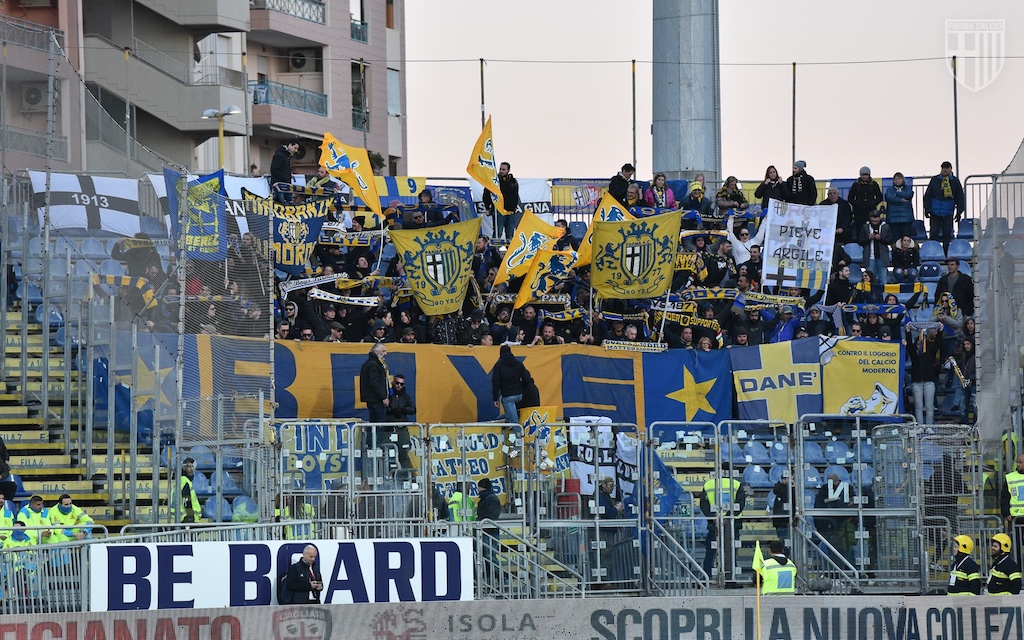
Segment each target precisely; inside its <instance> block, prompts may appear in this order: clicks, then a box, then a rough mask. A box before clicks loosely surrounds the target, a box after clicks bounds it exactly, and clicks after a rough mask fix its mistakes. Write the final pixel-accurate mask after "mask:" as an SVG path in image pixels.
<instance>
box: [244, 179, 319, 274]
mask: <svg viewBox="0 0 1024 640" xmlns="http://www.w3.org/2000/svg"><path fill="white" fill-rule="evenodd" d="M242 196H243V197H244V198H245V200H247V201H248V202H249V203H250V204H251V205H254V206H253V208H252V210H253V213H254V214H255V216H254V217H255V218H256V219H262V220H267V221H272V225H273V228H274V247H273V249H274V252H273V256H274V262H275V267H276V268H278V269H281V270H282V271H284V272H286V273H290V274H292V275H299V274H301V273H302V272H303V270H304V269H305V267H306V264H307V263H308V262H309V258H310V256H312V255H313V250H314V249H315V248H316V241H317V239H318V238H319V237H320V227H322V226H323V224H324V220H325V219H326V218H327V212H328V210H329V209H330V207H331V201H330V200H328V199H326V198H315V199H313V200H308V201H306V202H304V203H302V204H281V203H279V202H271V200H270V198H260V197H259V196H257V195H255V194H253V193H250V192H248V191H246V190H245V189H242ZM252 226H253V221H252V219H250V221H249V227H250V228H252ZM253 235H254V236H255V237H256V238H264V237H268V236H269V234H267V235H262V234H260V233H254V234H253ZM261 253H263V252H261Z"/></svg>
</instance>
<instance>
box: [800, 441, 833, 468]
mask: <svg viewBox="0 0 1024 640" xmlns="http://www.w3.org/2000/svg"><path fill="white" fill-rule="evenodd" d="M803 453H804V460H803V461H804V463H805V464H827V463H828V461H827V460H825V456H824V455H822V453H821V446H820V445H819V444H818V443H817V442H804V448H803Z"/></svg>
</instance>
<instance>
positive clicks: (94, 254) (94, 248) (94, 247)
mask: <svg viewBox="0 0 1024 640" xmlns="http://www.w3.org/2000/svg"><path fill="white" fill-rule="evenodd" d="M81 250H82V255H83V256H85V257H86V258H89V259H90V260H99V261H102V260H106V259H107V258H109V257H110V252H109V251H107V248H106V246H104V244H103V243H102V242H100V241H99V240H97V239H96V238H82V248H81Z"/></svg>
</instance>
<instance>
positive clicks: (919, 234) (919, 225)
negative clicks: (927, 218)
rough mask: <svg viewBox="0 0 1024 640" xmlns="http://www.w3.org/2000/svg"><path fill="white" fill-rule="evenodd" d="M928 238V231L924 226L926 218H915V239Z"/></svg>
mask: <svg viewBox="0 0 1024 640" xmlns="http://www.w3.org/2000/svg"><path fill="white" fill-rule="evenodd" d="M927 239H928V232H927V231H925V228H924V220H914V241H915V242H924V241H925V240H927Z"/></svg>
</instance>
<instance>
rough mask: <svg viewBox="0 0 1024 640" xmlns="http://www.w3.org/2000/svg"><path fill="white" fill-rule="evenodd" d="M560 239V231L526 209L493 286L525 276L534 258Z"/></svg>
mask: <svg viewBox="0 0 1024 640" xmlns="http://www.w3.org/2000/svg"><path fill="white" fill-rule="evenodd" d="M561 237H562V230H561V229H559V228H558V227H556V226H554V225H551V224H548V223H546V222H544V221H543V220H541V219H540V218H539V217H537V216H536V215H534V213H533V212H532V211H530V210H529V209H527V210H526V211H525V212H524V213H523V219H522V220H520V221H519V226H518V227H516V232H515V233H514V234H513V235H512V241H511V242H509V243H508V251H506V252H505V258H504V259H503V260H502V261H501V268H499V269H498V275H497V276H496V277H495V278H494V284H495V286H497V285H499V284H501V283H503V282H507V281H508V279H509V278H511V277H513V276H514V277H519V276H523V275H526V272H527V271H529V270H530V265H531V264H532V263H533V258H534V256H536V255H537V252H538V251H540V250H542V249H550V248H551V247H553V246H554V245H555V241H556V240H558V239H559V238H561Z"/></svg>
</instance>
